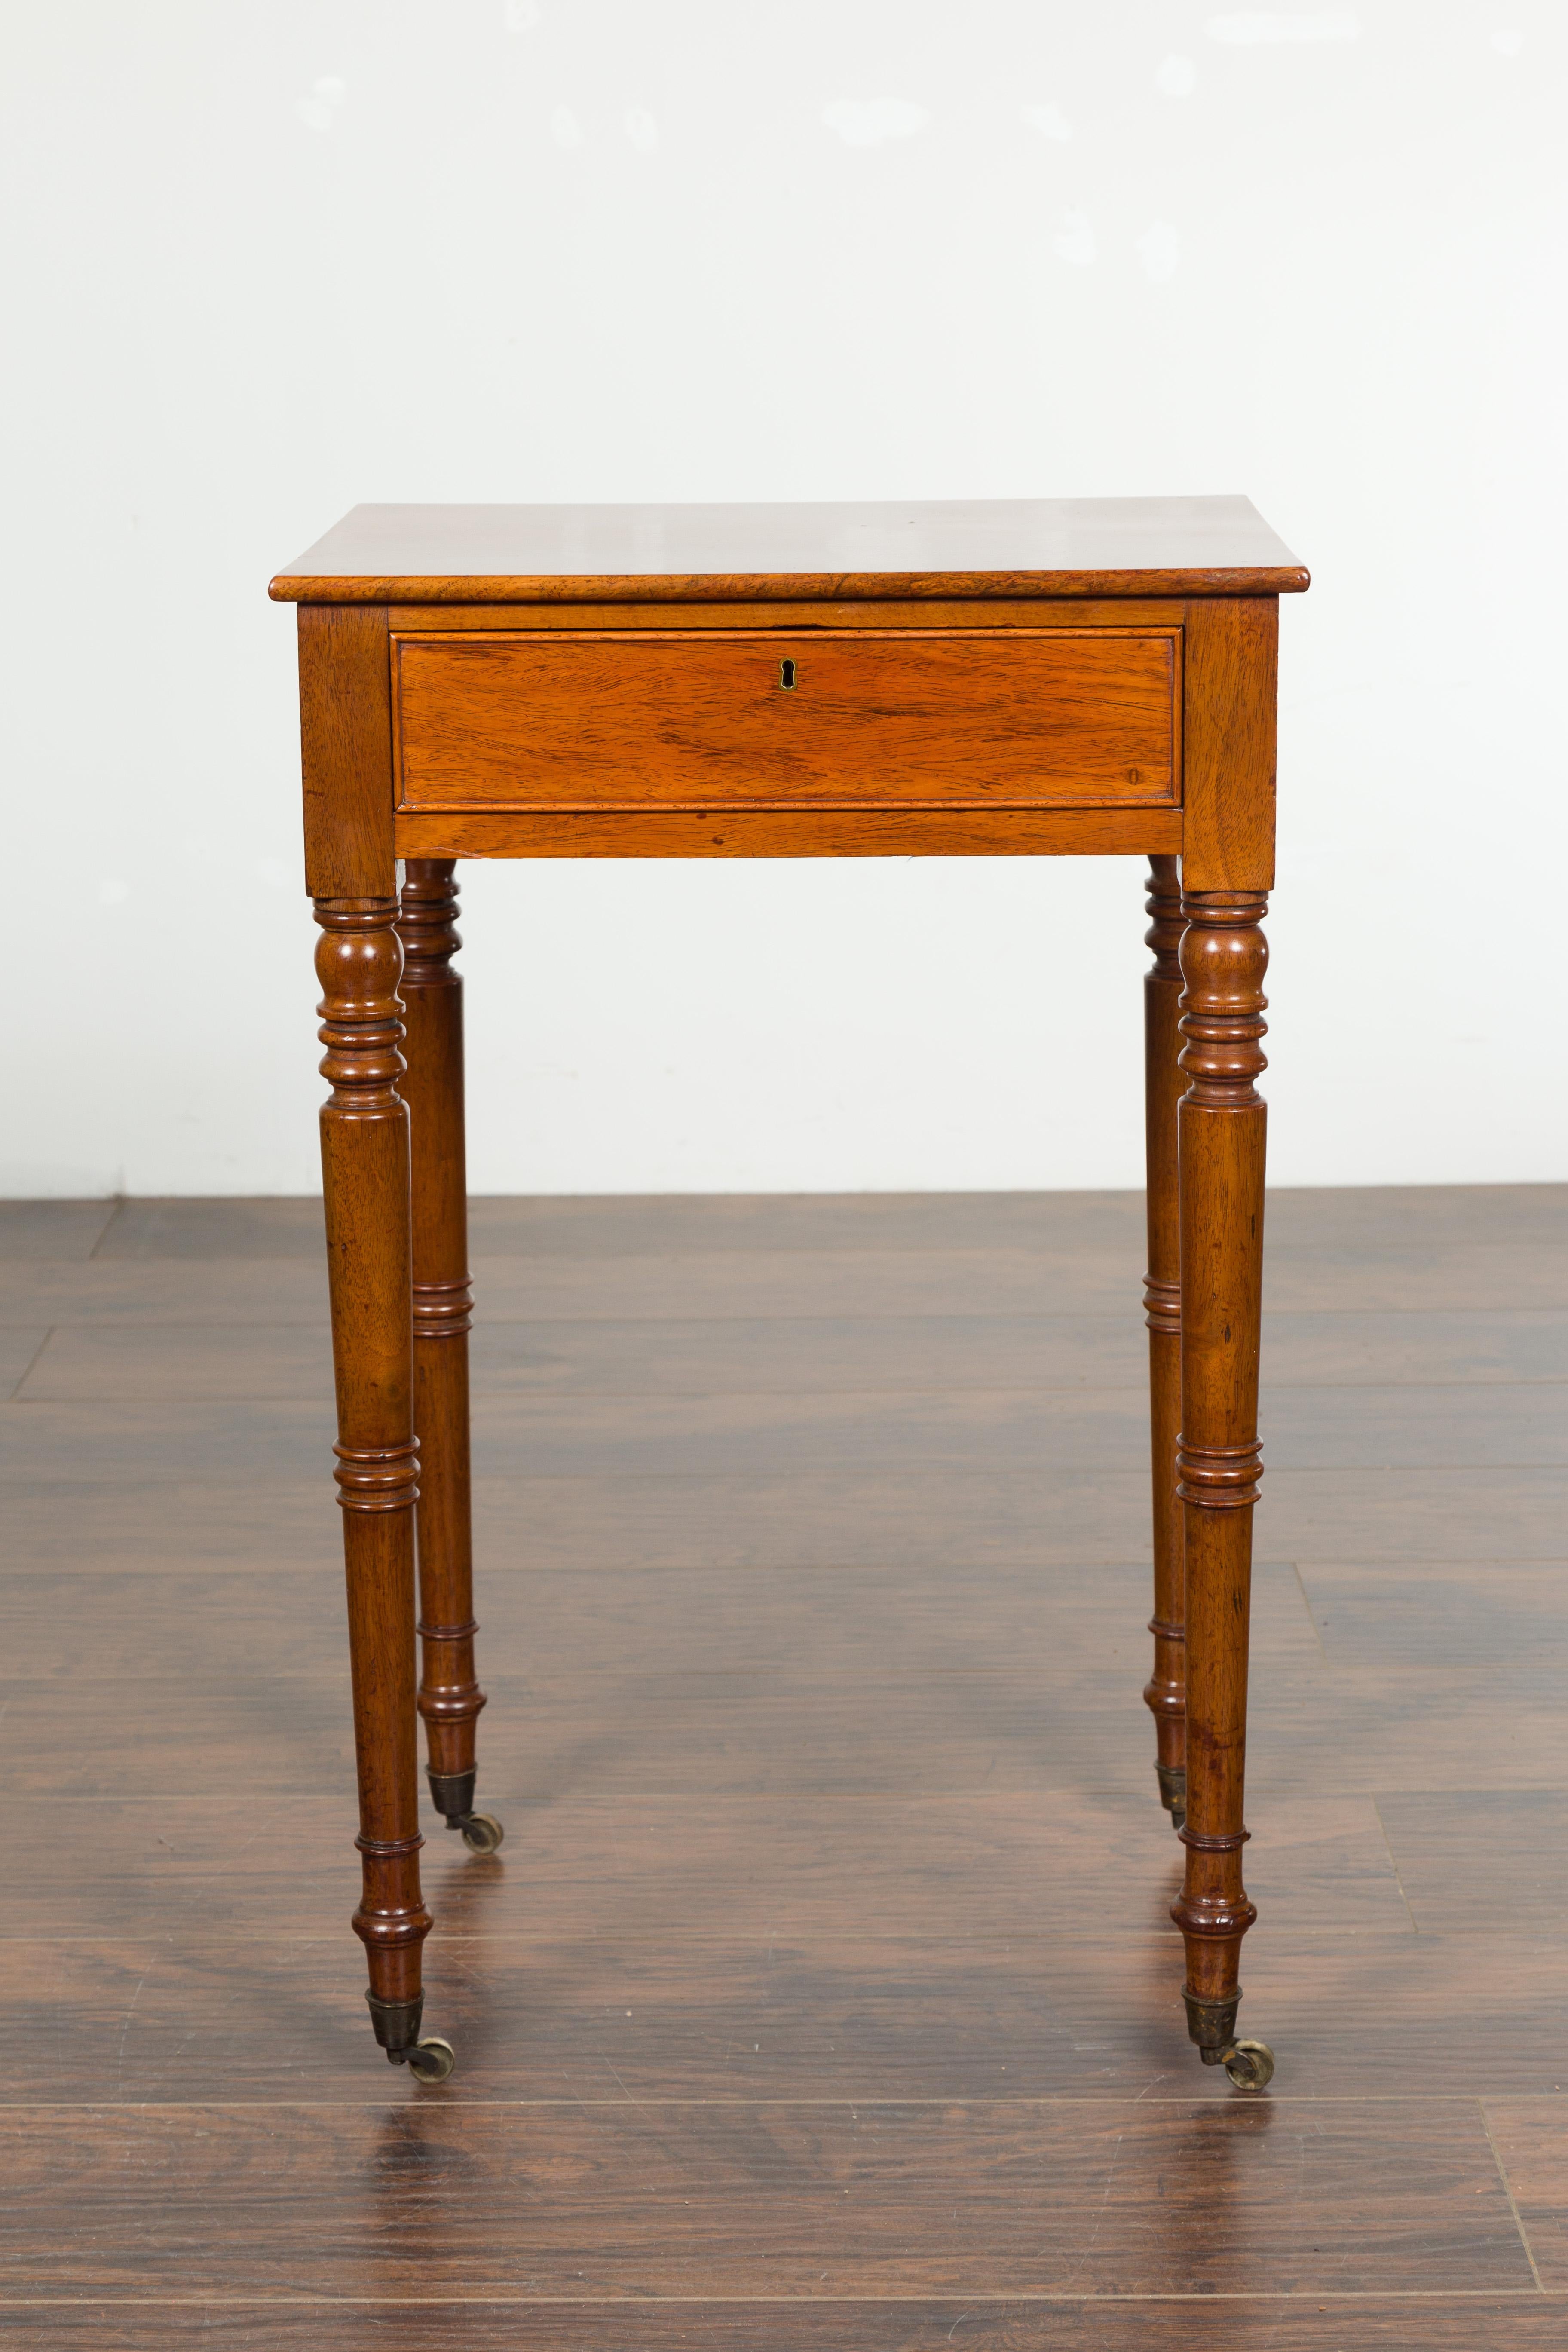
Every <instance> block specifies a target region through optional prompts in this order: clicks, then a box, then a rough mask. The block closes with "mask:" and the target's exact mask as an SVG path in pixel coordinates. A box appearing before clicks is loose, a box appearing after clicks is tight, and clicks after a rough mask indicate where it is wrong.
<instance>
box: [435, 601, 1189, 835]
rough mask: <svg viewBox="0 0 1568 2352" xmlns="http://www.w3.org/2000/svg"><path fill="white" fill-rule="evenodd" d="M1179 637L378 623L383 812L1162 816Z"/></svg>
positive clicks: (1174, 754) (1173, 763) (1172, 772)
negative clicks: (385, 643)
mask: <svg viewBox="0 0 1568 2352" xmlns="http://www.w3.org/2000/svg"><path fill="white" fill-rule="evenodd" d="M1179 645H1180V638H1179V633H1178V632H1176V631H1174V630H1166V631H1152V630H1121V629H1109V628H1100V629H1078V630H1075V629H977V630H972V631H966V630H952V629H949V630H930V631H927V630H918V629H900V630H888V631H881V630H870V629H854V630H843V631H833V630H826V629H825V630H822V631H820V632H818V631H815V630H802V631H799V632H795V633H791V632H788V631H784V630H753V631H742V630H720V629H713V630H707V631H702V630H691V631H673V630H672V631H668V632H666V631H662V630H661V631H654V630H641V631H626V632H625V633H613V632H607V631H595V632H587V631H584V632H583V633H581V634H579V633H577V632H575V631H566V630H551V631H548V632H540V633H539V634H537V635H535V634H532V633H523V632H515V633H510V632H509V633H507V634H505V635H501V634H499V633H498V634H489V635H487V634H484V633H475V634H474V635H424V636H421V635H417V634H412V633H411V634H407V635H404V634H398V635H395V636H394V638H393V664H394V707H395V724H396V730H397V761H398V777H399V784H400V799H399V805H400V806H401V807H403V808H405V809H449V810H460V809H488V808H511V809H557V810H595V809H635V808H688V809H718V808H757V809H768V808H773V809H778V808H788V809H798V808H841V809H854V808H863V809H877V808H963V807H970V808H1043V807H1050V808H1059V807H1064V806H1066V807H1075V808H1107V807H1122V806H1130V805H1131V806H1145V807H1146V806H1152V805H1153V806H1157V805H1166V806H1170V805H1173V804H1174V803H1176V802H1177V801H1178V800H1179V798H1180V790H1179V771H1180V757H1179V735H1178V722H1177V714H1178V711H1179V709H1180V697H1179V694H1178V690H1177V680H1178V675H1179Z"/></svg>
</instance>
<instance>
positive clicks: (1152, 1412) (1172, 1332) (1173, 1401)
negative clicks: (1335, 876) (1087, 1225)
mask: <svg viewBox="0 0 1568 2352" xmlns="http://www.w3.org/2000/svg"><path fill="white" fill-rule="evenodd" d="M1149 865H1150V876H1149V897H1148V901H1147V906H1148V912H1149V915H1150V918H1151V920H1150V927H1149V929H1148V930H1147V931H1146V932H1145V933H1144V935H1143V936H1144V940H1145V941H1146V943H1147V945H1148V946H1149V947H1150V948H1151V949H1152V950H1153V957H1154V961H1153V963H1152V965H1151V967H1150V969H1149V971H1147V972H1146V973H1145V975H1144V980H1143V1107H1144V1119H1143V1134H1144V1151H1145V1159H1146V1164H1147V1171H1148V1192H1147V1202H1148V1223H1149V1271H1148V1274H1147V1275H1146V1276H1145V1277H1144V1282H1143V1305H1144V1319H1145V1320H1146V1322H1147V1324H1148V1327H1149V1441H1150V1469H1151V1474H1152V1500H1153V1520H1154V1614H1153V1616H1152V1618H1151V1619H1150V1621H1149V1631H1150V1632H1151V1633H1152V1635H1153V1636H1154V1671H1153V1674H1152V1675H1151V1677H1150V1679H1149V1681H1148V1682H1147V1684H1146V1685H1144V1690H1143V1697H1144V1700H1145V1702H1146V1704H1147V1706H1149V1708H1150V1710H1151V1712H1152V1715H1153V1717H1154V1738H1155V1743H1156V1762H1155V1765H1154V1770H1155V1773H1156V1775H1157V1776H1158V1779H1159V1783H1160V1801H1161V1803H1162V1804H1163V1806H1164V1808H1165V1811H1167V1812H1168V1813H1169V1814H1170V1816H1171V1820H1172V1822H1173V1824H1174V1826H1175V1827H1176V1828H1177V1829H1180V1827H1181V1825H1182V1823H1183V1822H1184V1820H1185V1819H1186V1811H1187V1775H1186V1736H1187V1675H1186V1655H1185V1650H1186V1623H1185V1614H1184V1611H1185V1592H1184V1570H1183V1558H1182V1511H1181V1506H1180V1504H1179V1503H1178V1502H1177V1500H1176V1432H1177V1430H1178V1428H1179V1427H1180V1425H1181V1402H1182V1285H1181V1219H1180V1202H1179V1198H1178V1192H1177V1178H1176V1105H1177V1103H1178V1101H1179V1100H1180V1098H1181V1093H1182V1087H1183V1083H1184V1081H1183V1078H1182V1073H1181V1071H1180V1069H1179V1067H1178V1066H1177V1059H1176V1057H1177V1055H1178V1053H1179V1051H1180V1049H1181V1042H1182V1041H1181V1035H1180V1032H1179V1029H1178V1025H1177V1019H1178V1016H1177V1003H1178V1000H1179V998H1180V995H1181V990H1182V974H1181V969H1180V966H1179V964H1178V962H1177V959H1176V951H1177V949H1178V947H1179V945H1180V943H1181V937H1182V886H1181V883H1180V882H1179V880H1178V879H1177V873H1176V860H1175V859H1174V858H1173V857H1152V858H1151V859H1150V860H1149Z"/></svg>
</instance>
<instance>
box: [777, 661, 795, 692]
mask: <svg viewBox="0 0 1568 2352" xmlns="http://www.w3.org/2000/svg"><path fill="white" fill-rule="evenodd" d="M779 684H780V685H781V686H783V687H791V686H793V685H794V684H795V664H794V662H792V661H782V662H780V664H779Z"/></svg>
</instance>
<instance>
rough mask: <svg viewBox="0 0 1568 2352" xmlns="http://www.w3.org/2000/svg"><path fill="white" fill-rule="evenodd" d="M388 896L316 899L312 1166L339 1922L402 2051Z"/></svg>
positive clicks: (403, 1305)
mask: <svg viewBox="0 0 1568 2352" xmlns="http://www.w3.org/2000/svg"><path fill="white" fill-rule="evenodd" d="M395 911H396V908H395V903H394V902H393V901H392V900H390V899H374V898H353V899H318V900H317V901H316V919H317V921H318V922H319V923H320V924H321V940H320V942H319V944H318V947H317V950H316V970H317V973H318V975H319V977H320V980H321V989H322V1000H323V1001H322V1003H321V1014H322V1028H321V1042H322V1044H323V1045H325V1046H326V1048H327V1053H326V1058H325V1059H324V1060H323V1062H322V1064H321V1075H322V1076H323V1077H325V1078H327V1079H329V1080H330V1081H331V1094H330V1096H329V1097H328V1098H327V1100H326V1102H325V1103H324V1104H323V1105H322V1107H321V1174H322V1190H323V1192H324V1194H325V1202H326V1223H327V1260H328V1273H329V1280H330V1284H331V1309H332V1357H333V1362H334V1366H335V1370H336V1378H337V1397H338V1443H337V1446H336V1448H335V1452H336V1455H337V1473H336V1475H337V1483H338V1500H339V1502H340V1503H341V1504H342V1515H343V1517H342V1524H343V1561H344V1568H345V1571H346V1575H347V1582H348V1617H349V1657H350V1664H351V1667H352V1672H353V1711H354V1759H355V1767H356V1772H357V1778H358V1782H359V1815H360V1830H359V1837H358V1840H357V1843H358V1846H359V1852H360V1860H361V1864H362V1871H363V1892H362V1895H361V1898H360V1904H359V1908H358V1909H357V1910H356V1911H355V1913H354V1916H353V1926H354V1930H355V1932H356V1934H357V1935H358V1936H359V1937H360V1940H361V1942H362V1943H363V1945H364V1948H365V1953H366V1957H367V1959H368V1962H369V1969H370V1992H369V2000H370V2011H371V2022H372V2024H373V2026H374V2030H375V2036H376V2040H377V2041H378V2042H380V2044H381V2046H382V2048H383V2049H384V2051H385V2052H386V2053H387V2056H388V2057H389V2058H391V2059H392V2060H393V2061H394V2062H395V2063H404V2062H406V2063H410V2064H413V2063H415V2061H416V2056H417V2053H418V2051H419V2047H420V2043H419V2023H420V2012H421V2009H422V2007H423V2001H424V1995H423V1991H422V1990H421V1979H420V1948H421V1946H422V1945H423V1943H424V1941H425V1938H426V1936H427V1935H428V1933H429V1931H430V1914H429V1912H428V1911H427V1910H426V1907H425V1904H424V1901H423V1899H422V1897H421V1895H420V1888H419V1848H420V1846H421V1844H422V1843H423V1840H422V1839H421V1837H420V1835H419V1801H418V1785H417V1779H416V1753H415V1751H416V1718H415V1711H414V1509H415V1502H416V1496H417V1493H418V1485H417V1481H418V1475H419V1463H418V1457H417V1454H416V1450H415V1436H414V1413H413V1362H412V1354H413V1349H412V1338H411V1316H410V1270H411V1265H410V1252H409V1189H408V1167H409V1162H408V1113H407V1110H406V1109H405V1106H404V1104H403V1102H402V1100H401V1098H400V1097H399V1095H398V1091H397V1081H398V1078H399V1076H401V1074H402V1070H403V1056H402V1055H401V1053H400V1051H399V1047H400V1046H401V1044H402V1041H403V1024H402V1020H401V1012H402V1008H401V1006H400V1004H399V1003H398V998H397V982H398V975H399V972H400V971H401V969H402V962H403V958H402V951H401V950H400V949H399V947H398V943H397V934H396V932H395V929H393V917H394V915H395Z"/></svg>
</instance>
